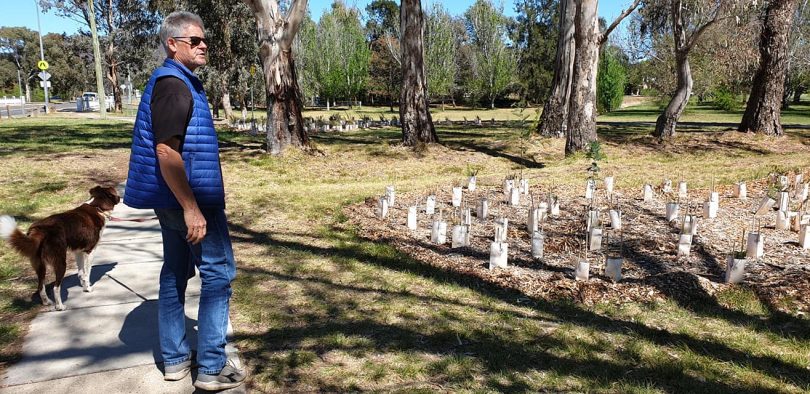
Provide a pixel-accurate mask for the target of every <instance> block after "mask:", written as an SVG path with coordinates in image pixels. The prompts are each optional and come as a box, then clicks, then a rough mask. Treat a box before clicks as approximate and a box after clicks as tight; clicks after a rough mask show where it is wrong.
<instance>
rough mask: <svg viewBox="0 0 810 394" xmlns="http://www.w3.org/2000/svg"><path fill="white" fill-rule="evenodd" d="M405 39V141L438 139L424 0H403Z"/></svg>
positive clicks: (413, 143)
mask: <svg viewBox="0 0 810 394" xmlns="http://www.w3.org/2000/svg"><path fill="white" fill-rule="evenodd" d="M400 21H401V22H400V23H401V31H402V39H401V42H400V48H401V50H402V89H401V92H402V93H401V96H400V104H399V117H400V120H401V123H402V142H403V144H405V145H406V146H414V147H415V146H418V145H420V144H424V143H430V142H438V141H439V137H438V136H437V135H436V130H435V129H434V128H433V119H431V117H430V111H429V106H428V98H427V94H428V90H427V86H425V84H426V80H425V63H424V50H423V42H424V37H423V32H424V26H425V22H424V14H423V12H422V4H421V1H420V0H402V4H401V6H400Z"/></svg>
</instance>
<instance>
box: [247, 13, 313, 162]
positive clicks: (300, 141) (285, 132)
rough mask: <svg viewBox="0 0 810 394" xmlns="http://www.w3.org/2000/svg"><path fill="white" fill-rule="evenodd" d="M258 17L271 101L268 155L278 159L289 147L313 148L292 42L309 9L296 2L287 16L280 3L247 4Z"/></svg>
mask: <svg viewBox="0 0 810 394" xmlns="http://www.w3.org/2000/svg"><path fill="white" fill-rule="evenodd" d="M244 1H245V3H246V4H247V5H248V6H249V7H250V9H251V10H252V11H253V13H254V15H255V16H256V24H257V28H258V29H257V30H258V35H259V57H260V58H261V60H262V68H263V72H264V80H265V86H266V97H267V126H266V132H267V152H268V153H270V154H272V155H278V154H281V153H282V152H284V150H285V149H286V148H287V147H289V146H291V145H292V146H298V147H309V135H308V134H307V132H306V131H305V130H304V122H303V118H302V116H301V109H302V108H303V106H302V104H301V93H300V89H299V88H298V78H297V76H296V72H295V61H294V59H293V56H292V42H293V38H294V37H295V35H296V34H297V33H298V30H299V28H300V26H301V21H302V20H303V17H304V15H305V12H306V9H307V1H306V0H294V1H293V2H292V4H291V5H290V7H289V11H288V13H287V16H286V17H284V16H282V15H281V13H280V11H279V7H278V2H277V1H276V0H244Z"/></svg>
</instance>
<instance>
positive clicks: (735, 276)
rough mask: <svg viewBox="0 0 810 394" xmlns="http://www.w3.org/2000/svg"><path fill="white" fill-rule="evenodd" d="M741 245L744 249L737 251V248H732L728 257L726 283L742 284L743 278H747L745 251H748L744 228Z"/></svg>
mask: <svg viewBox="0 0 810 394" xmlns="http://www.w3.org/2000/svg"><path fill="white" fill-rule="evenodd" d="M749 238H750V235H749ZM735 243H736V242H735ZM739 245H740V247H741V248H742V249H737V247H736V246H735V247H733V248H732V251H731V254H730V255H729V256H728V260H727V264H726V277H725V280H726V283H740V282H742V280H743V277H744V276H745V265H746V263H747V259H746V255H747V252H746V251H745V250H744V249H746V238H745V228H744V227H743V229H742V237H741V239H740V244H739Z"/></svg>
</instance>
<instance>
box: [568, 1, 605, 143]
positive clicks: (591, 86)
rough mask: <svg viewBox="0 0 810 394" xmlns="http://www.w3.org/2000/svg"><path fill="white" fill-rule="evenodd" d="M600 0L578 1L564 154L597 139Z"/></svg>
mask: <svg viewBox="0 0 810 394" xmlns="http://www.w3.org/2000/svg"><path fill="white" fill-rule="evenodd" d="M596 9H597V0H581V1H579V2H577V12H576V17H575V18H574V24H575V26H576V31H575V34H574V37H575V42H576V49H575V50H574V73H573V75H572V82H571V84H572V85H571V97H570V99H569V102H568V125H567V129H566V140H565V155H566V156H568V155H571V154H573V153H576V152H579V151H583V150H585V149H587V148H588V146H589V145H590V143H591V142H593V141H596V70H597V65H598V62H599V40H600V34H599V21H598V19H597V15H596Z"/></svg>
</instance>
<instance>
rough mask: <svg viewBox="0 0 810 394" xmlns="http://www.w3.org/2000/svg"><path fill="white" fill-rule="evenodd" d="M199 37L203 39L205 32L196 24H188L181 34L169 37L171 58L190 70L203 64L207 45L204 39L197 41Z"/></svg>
mask: <svg viewBox="0 0 810 394" xmlns="http://www.w3.org/2000/svg"><path fill="white" fill-rule="evenodd" d="M200 38H202V39H205V33H203V31H202V29H201V28H200V27H199V26H197V25H188V26H186V28H185V30H184V31H183V34H182V35H180V36H175V37H169V40H168V41H169V49H170V50H171V51H172V52H174V56H173V57H172V59H174V60H177V61H178V62H180V63H182V64H183V65H184V66H186V67H188V69H189V70H191V71H194V69H196V68H197V67H199V66H202V65H205V54H206V53H207V52H208V45H206V44H205V41H199V39H200ZM195 44H196V45H195Z"/></svg>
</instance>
